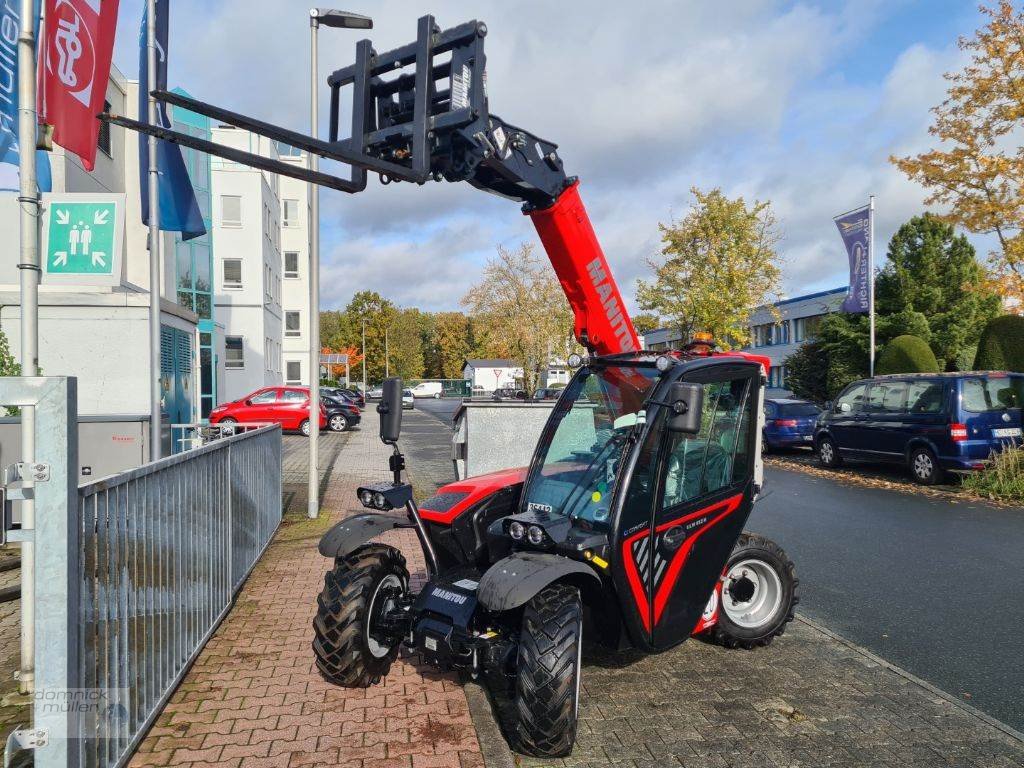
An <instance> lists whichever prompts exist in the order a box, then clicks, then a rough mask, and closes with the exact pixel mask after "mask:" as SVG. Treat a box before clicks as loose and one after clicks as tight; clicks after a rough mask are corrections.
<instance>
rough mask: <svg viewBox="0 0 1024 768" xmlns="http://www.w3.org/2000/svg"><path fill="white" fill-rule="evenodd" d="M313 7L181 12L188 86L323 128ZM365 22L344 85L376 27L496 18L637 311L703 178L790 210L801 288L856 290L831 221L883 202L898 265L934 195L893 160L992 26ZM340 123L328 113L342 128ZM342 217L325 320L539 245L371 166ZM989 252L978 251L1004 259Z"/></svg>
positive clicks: (348, 56) (971, 9) (472, 207)
mask: <svg viewBox="0 0 1024 768" xmlns="http://www.w3.org/2000/svg"><path fill="white" fill-rule="evenodd" d="M441 5H443V7H440V6H441ZM142 6H143V3H142V2H140V1H139V0H121V4H120V21H119V32H118V39H117V44H116V49H115V63H116V64H117V65H118V67H119V68H120V69H121V70H122V71H123V72H124V73H125V74H126V75H128V76H129V77H136V76H137V70H138V48H137V45H138V26H139V21H140V18H141V9H142ZM308 8H309V5H308V4H307V3H302V2H295V1H294V0H224V1H223V2H213V1H211V0H204V1H202V2H200V1H198V0H175V2H174V3H173V4H172V6H171V38H170V54H169V55H170V78H169V79H170V82H171V83H172V84H175V85H179V86H181V87H183V88H185V89H186V90H188V91H189V92H190V93H192V94H193V95H194V96H195V97H197V98H199V99H202V100H204V101H209V102H213V103H216V104H220V105H222V106H225V107H227V108H229V109H232V110H235V111H239V112H244V113H247V114H250V115H253V116H258V117H262V118H264V119H267V120H269V121H271V122H275V123H278V124H281V125H283V126H286V127H290V128H293V129H295V130H301V131H307V130H308V128H309V106H308V104H309V92H308V82H309V53H308V51H309V22H308ZM347 10H351V11H355V12H359V13H364V14H367V15H370V16H372V17H373V19H374V25H375V28H374V29H373V30H371V31H370V32H368V33H367V32H362V31H354V30H336V29H322V30H321V32H320V54H321V55H320V71H321V75H322V79H323V80H325V79H326V76H327V74H328V73H329V72H330V71H332V70H334V69H337V68H340V67H343V66H346V65H348V64H350V63H351V62H352V60H353V57H354V47H355V42H356V40H358V39H360V38H361V37H370V39H371V40H373V41H374V46H375V48H376V49H377V50H378V51H384V50H388V49H390V48H393V47H395V46H397V45H401V44H403V43H406V42H410V41H412V40H413V39H414V38H415V33H416V19H417V18H418V17H419V16H421V15H424V14H425V13H428V12H434V13H435V14H436V16H435V18H436V21H437V23H438V24H440V25H441V26H442V27H445V28H447V27H450V26H454V25H456V24H459V23H462V22H464V21H468V20H470V19H473V18H476V19H479V20H482V21H484V22H486V24H487V27H488V35H487V38H486V51H487V59H488V94H489V99H490V108H491V111H492V112H493V113H494V114H497V115H500V116H501V117H502V118H504V119H505V120H507V121H509V122H511V123H513V124H516V125H520V126H522V127H523V128H525V129H526V130H529V131H531V132H533V133H535V134H537V135H539V136H542V137H544V138H545V139H548V140H550V141H553V142H555V143H557V144H558V145H559V154H560V155H561V157H562V159H563V161H564V164H565V168H566V171H567V173H569V174H571V175H576V176H579V177H580V178H581V187H580V189H581V194H582V195H583V199H584V201H585V202H586V204H587V207H588V210H589V212H590V216H591V219H592V221H593V224H594V228H595V230H596V231H597V234H598V237H599V239H600V240H601V242H602V244H603V247H604V250H605V253H606V255H607V257H608V259H609V261H610V263H611V266H612V269H613V271H614V273H615V276H616V278H617V279H618V281H619V284H620V286H621V288H622V291H623V294H624V296H626V297H627V303H628V304H630V306H631V308H633V309H635V304H634V302H633V299H632V296H633V293H634V290H635V284H636V280H637V279H638V278H645V277H649V276H650V269H649V267H648V266H647V259H648V258H650V257H652V256H655V255H657V253H658V251H659V248H660V243H659V234H658V224H659V222H667V221H670V220H671V219H673V218H677V219H678V218H680V217H682V216H685V215H686V213H687V211H688V210H689V208H690V206H691V205H692V202H693V198H692V195H691V194H690V189H691V187H694V186H697V187H700V188H703V189H709V188H713V187H721V188H722V189H723V191H724V192H725V193H726V194H728V195H730V196H739V195H742V196H743V197H744V198H745V199H747V200H750V201H753V200H755V199H756V200H767V201H771V203H772V206H773V209H774V211H775V214H776V216H777V218H778V220H779V222H780V232H781V234H782V240H781V242H780V243H779V245H778V250H779V253H780V255H781V257H782V261H783V264H782V267H783V288H784V294H785V295H787V296H795V295H799V294H801V293H808V292H812V291H817V290H823V289H828V288H834V287H837V286H841V285H845V284H846V282H847V265H846V257H845V254H844V253H843V249H842V243H841V241H840V239H839V235H838V233H837V231H836V228H835V225H834V224H833V222H832V218H833V217H834V216H836V215H837V214H839V213H842V212H844V211H847V210H849V209H851V208H855V207H858V206H860V205H862V204H864V203H866V202H867V199H868V196H869V195H871V194H873V195H875V197H876V211H877V216H876V246H877V249H878V253H879V254H884V245H885V243H887V242H888V240H889V238H890V237H891V235H892V233H893V232H894V231H895V229H896V228H897V227H898V226H899V225H900V224H901V223H902V222H904V221H906V220H907V219H908V218H909V217H911V216H913V215H915V214H918V213H920V212H922V211H923V210H925V208H924V206H923V199H924V197H925V196H926V193H925V191H924V190H923V189H921V188H920V187H918V186H916V185H914V184H912V183H911V182H910V181H908V180H907V179H906V178H905V177H904V176H903V175H902V174H900V173H899V172H898V171H897V170H896V168H895V167H894V166H892V164H891V163H890V162H889V160H888V158H889V156H890V155H892V154H896V155H906V154H911V153H914V152H917V151H920V150H923V149H925V148H927V147H928V146H929V145H930V137H929V136H928V133H927V128H928V125H929V123H930V114H929V111H928V110H929V108H930V107H932V106H934V105H935V104H937V103H939V102H940V101H941V100H942V98H943V95H944V92H945V82H944V80H943V77H942V74H943V72H946V71H950V70H955V69H957V68H959V66H960V65H961V64H962V62H963V54H962V53H961V52H960V51H959V50H958V49H957V47H956V39H957V37H958V36H959V35H971V34H973V32H974V30H975V29H976V28H977V27H978V26H979V25H980V22H981V15H980V14H979V12H978V10H977V5H976V3H975V2H973V0H916V1H912V0H849V1H848V2H841V1H840V0H822V1H821V2H795V3H794V2H781V1H776V2H773V1H772V0H730V1H729V2H724V3H708V2H706V0H665V1H662V0H644V1H643V2H639V3H633V4H623V3H622V2H619V1H616V2H611V1H610V0H587V2H577V0H563V1H562V2H559V3H552V2H550V1H548V2H543V1H542V0H518V1H517V2H514V3H509V2H492V1H491V0H476V1H475V2H465V1H464V0H446V2H445V3H443V4H438V5H437V6H433V7H432V6H430V5H423V4H420V3H413V2H403V1H395V2H391V1H388V0H381V1H380V2H376V3H372V4H365V5H362V6H360V5H358V4H352V5H350V6H348V7H347ZM326 98H327V96H326V88H325V89H324V91H323V95H322V97H321V103H322V104H324V105H326ZM326 120H327V116H326V109H324V114H323V115H322V123H323V126H322V128H321V130H322V132H325V131H326ZM336 170H339V171H341V170H342V169H340V168H338V169H336ZM321 222H322V236H321V259H322V271H321V297H322V298H321V301H322V308H324V309H335V308H341V307H344V305H345V304H346V303H347V302H348V300H349V299H350V298H351V296H352V294H353V293H354V292H355V291H358V290H364V289H369V290H375V291H378V292H379V293H381V294H382V295H384V296H386V297H387V298H389V299H391V300H393V301H395V302H396V303H398V304H400V305H402V306H416V307H419V308H421V309H423V310H429V311H438V310H451V309H458V308H459V306H460V304H459V302H460V299H461V297H462V296H463V295H464V294H465V292H466V290H467V289H468V288H469V287H470V286H471V285H472V284H473V283H474V282H476V281H478V280H479V278H480V275H481V270H482V267H483V265H484V264H485V263H486V261H487V259H488V258H491V257H492V256H493V255H494V253H495V248H496V246H498V245H502V246H505V247H509V248H514V247H516V246H518V245H519V244H520V243H522V242H534V243H537V242H539V241H538V240H537V236H536V233H535V232H534V230H533V227H532V225H531V223H530V221H529V220H528V219H527V218H526V217H524V216H523V215H522V214H521V213H520V212H519V207H518V205H517V204H516V203H514V202H511V201H509V200H505V199H502V198H498V197H495V196H492V195H487V194H485V193H482V192H480V191H478V190H476V189H473V188H472V187H470V186H469V185H468V184H449V183H447V182H441V183H430V184H428V185H426V186H424V187H416V186H413V185H409V184H398V185H390V186H387V187H384V186H382V185H380V184H379V183H378V182H377V180H376V177H375V176H371V178H370V182H369V186H368V188H367V190H366V191H365V192H363V193H360V194H358V195H347V194H344V193H341V192H335V191H333V190H323V191H322V192H321ZM972 240H973V241H974V242H975V245H976V247H978V249H979V254H984V253H985V252H987V250H988V249H989V248H990V247H991V244H990V242H989V241H988V240H987V239H985V238H978V237H972Z"/></svg>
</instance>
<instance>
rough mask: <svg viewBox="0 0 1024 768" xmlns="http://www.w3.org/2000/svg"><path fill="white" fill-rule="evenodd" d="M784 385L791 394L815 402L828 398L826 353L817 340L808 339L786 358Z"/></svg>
mask: <svg viewBox="0 0 1024 768" xmlns="http://www.w3.org/2000/svg"><path fill="white" fill-rule="evenodd" d="M783 365H784V366H786V386H787V387H789V389H790V390H792V392H793V395H794V396H796V397H801V398H803V399H804V400H811V401H813V402H815V403H824V402H825V401H826V400H828V399H829V389H828V368H829V364H828V354H827V353H826V352H825V349H824V348H823V347H822V345H821V343H820V342H818V341H809V342H807V343H806V344H804V345H803V346H802V347H800V348H799V349H798V350H797V351H796V352H794V353H793V354H792V355H790V356H789V357H787V358H786V360H785V362H783Z"/></svg>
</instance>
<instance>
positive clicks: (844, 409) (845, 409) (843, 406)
mask: <svg viewBox="0 0 1024 768" xmlns="http://www.w3.org/2000/svg"><path fill="white" fill-rule="evenodd" d="M852 410H853V406H851V405H850V404H849V403H840V404H839V412H840V413H849V412H850V411H852Z"/></svg>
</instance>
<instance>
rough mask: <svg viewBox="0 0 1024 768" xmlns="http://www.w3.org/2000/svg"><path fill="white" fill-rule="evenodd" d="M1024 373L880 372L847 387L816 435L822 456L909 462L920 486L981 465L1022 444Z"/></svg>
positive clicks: (827, 461) (833, 462)
mask: <svg viewBox="0 0 1024 768" xmlns="http://www.w3.org/2000/svg"><path fill="white" fill-rule="evenodd" d="M1022 403H1024V375H1022V374H1017V373H1006V372H998V371H981V372H972V373H922V374H901V375H894V376H877V377H875V378H874V379H868V380H864V381H857V382H854V383H853V384H851V385H850V386H848V387H847V388H846V389H844V390H843V391H842V392H841V393H840V394H839V397H837V398H836V400H835V402H834V403H831V404H830V406H829V407H827V408H826V410H825V411H824V412H823V413H822V414H821V416H820V417H819V419H818V425H817V428H816V430H815V434H814V446H815V449H816V450H817V452H818V458H819V460H820V462H821V463H822V464H823V465H824V466H826V467H836V466H839V464H841V463H842V461H843V459H846V458H851V459H869V460H874V461H889V462H894V463H900V464H906V466H907V468H908V469H909V470H910V474H911V477H913V479H914V480H915V481H916V482H918V483H921V484H924V485H931V484H934V483H938V482H941V480H942V479H943V475H944V473H945V472H947V471H949V472H969V471H971V470H977V469H982V468H984V466H985V462H986V461H987V460H988V458H989V457H990V456H991V454H992V452H993V451H995V450H999V449H1000V448H1002V447H1003V446H1005V445H1008V444H1011V445H1014V444H1015V445H1020V444H1021V405H1022Z"/></svg>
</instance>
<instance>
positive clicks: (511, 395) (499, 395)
mask: <svg viewBox="0 0 1024 768" xmlns="http://www.w3.org/2000/svg"><path fill="white" fill-rule="evenodd" d="M491 399H492V400H494V401H495V402H499V401H501V400H525V399H526V390H524V389H512V388H511V387H501V388H500V389H496V390H494V394H493V395H491Z"/></svg>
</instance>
